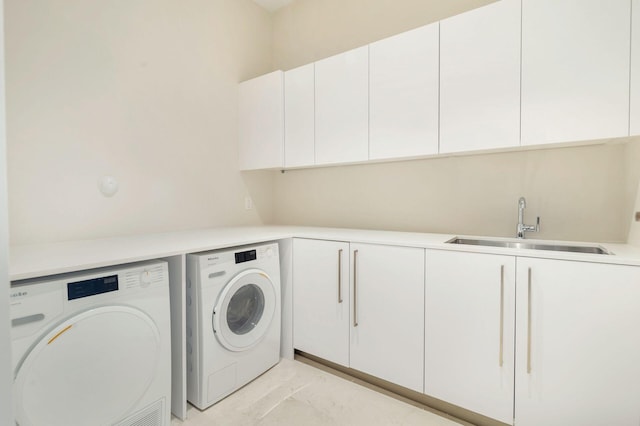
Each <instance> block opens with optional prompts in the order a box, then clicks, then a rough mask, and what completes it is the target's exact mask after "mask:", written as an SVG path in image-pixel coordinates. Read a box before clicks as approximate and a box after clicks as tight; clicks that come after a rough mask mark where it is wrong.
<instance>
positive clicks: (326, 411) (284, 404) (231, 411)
mask: <svg viewBox="0 0 640 426" xmlns="http://www.w3.org/2000/svg"><path fill="white" fill-rule="evenodd" d="M187 416H188V418H187V420H186V421H185V422H180V421H179V420H177V419H173V421H172V422H171V425H172V426H213V425H216V426H218V425H220V426H244V425H246V426H254V425H256V426H276V425H277V426H288V425H292V426H293V425H295V426H299V425H305V426H316V425H317V426H321V425H322V426H330V425H331V426H333V425H349V426H360V425H362V426H365V425H366V426H370V425H385V426H386V425H403V426H411V425H416V426H417V425H420V426H459V424H458V423H455V422H453V421H450V420H447V419H445V418H443V417H440V416H438V415H436V414H433V413H430V412H428V411H425V410H423V409H421V408H419V407H415V406H412V405H409V404H406V403H404V402H401V401H398V400H396V399H393V398H390V397H388V396H386V395H382V394H380V393H378V392H376V391H373V390H371V389H368V388H365V387H363V386H360V385H358V384H355V383H352V382H350V381H347V380H344V379H341V378H339V377H336V376H334V375H332V374H329V373H327V372H324V371H321V370H319V369H316V368H313V367H311V366H308V365H305V364H302V363H300V362H298V361H290V360H282V361H281V362H280V363H279V364H278V365H276V366H275V367H273V368H272V369H271V370H269V371H267V372H266V373H265V374H263V375H262V376H260V377H258V378H257V379H256V380H254V381H253V382H252V383H250V384H248V385H247V386H245V387H244V388H242V389H240V390H238V391H237V392H235V393H234V394H232V395H230V396H228V397H227V398H225V399H224V400H222V401H220V402H218V403H217V404H215V405H213V406H212V407H210V408H208V409H207V410H205V411H200V410H198V409H196V408H194V407H192V406H189V409H188V412H187Z"/></svg>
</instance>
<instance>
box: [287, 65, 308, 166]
mask: <svg viewBox="0 0 640 426" xmlns="http://www.w3.org/2000/svg"><path fill="white" fill-rule="evenodd" d="M314 84H315V82H314V65H313V64H308V65H304V66H302V67H299V68H296V69H293V70H290V71H287V72H285V73H284V117H285V119H284V165H285V167H302V166H312V165H313V164H314V163H315V154H314V150H315V117H314V114H315V105H314V102H315V95H314Z"/></svg>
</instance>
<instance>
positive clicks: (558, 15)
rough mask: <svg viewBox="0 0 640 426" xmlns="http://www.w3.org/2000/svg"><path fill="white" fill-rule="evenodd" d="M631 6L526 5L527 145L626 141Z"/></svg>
mask: <svg viewBox="0 0 640 426" xmlns="http://www.w3.org/2000/svg"><path fill="white" fill-rule="evenodd" d="M630 13H631V0H609V1H604V0H580V1H575V0H523V1H522V145H538V144H546V143H555V142H565V141H577V140H589V139H602V138H610V137H620V136H627V134H628V131H629V49H630V46H629V43H630V40H631V34H630Z"/></svg>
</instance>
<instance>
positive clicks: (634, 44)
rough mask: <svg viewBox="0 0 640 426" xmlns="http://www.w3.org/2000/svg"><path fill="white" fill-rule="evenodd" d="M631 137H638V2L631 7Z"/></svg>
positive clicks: (639, 130) (634, 0)
mask: <svg viewBox="0 0 640 426" xmlns="http://www.w3.org/2000/svg"><path fill="white" fill-rule="evenodd" d="M631 12H632V14H633V15H632V17H631V36H632V40H631V115H630V117H631V123H629V130H630V132H629V133H630V134H631V135H640V0H633V5H632V7H631Z"/></svg>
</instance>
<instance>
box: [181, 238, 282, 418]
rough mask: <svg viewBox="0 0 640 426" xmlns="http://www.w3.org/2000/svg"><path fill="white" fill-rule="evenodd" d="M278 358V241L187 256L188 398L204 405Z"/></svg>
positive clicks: (192, 401) (251, 378)
mask: <svg viewBox="0 0 640 426" xmlns="http://www.w3.org/2000/svg"><path fill="white" fill-rule="evenodd" d="M279 360H280V261H279V257H278V244H277V243H270V244H262V245H255V246H245V247H239V248H234V249H225V250H217V251H213V252H210V253H204V254H193V255H188V256H187V399H188V400H189V402H191V403H192V404H193V405H195V406H196V407H198V408H200V409H205V408H207V407H209V406H211V405H213V404H214V403H216V402H217V401H219V400H221V399H222V398H224V397H225V396H227V395H229V394H230V393H232V392H233V391H235V390H237V389H238V388H240V387H242V386H244V385H245V384H247V383H249V382H250V381H251V380H253V379H255V378H256V377H258V376H259V375H261V374H262V373H264V372H265V371H267V370H268V369H269V368H271V367H272V366H274V365H275V364H277V363H278V361H279Z"/></svg>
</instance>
